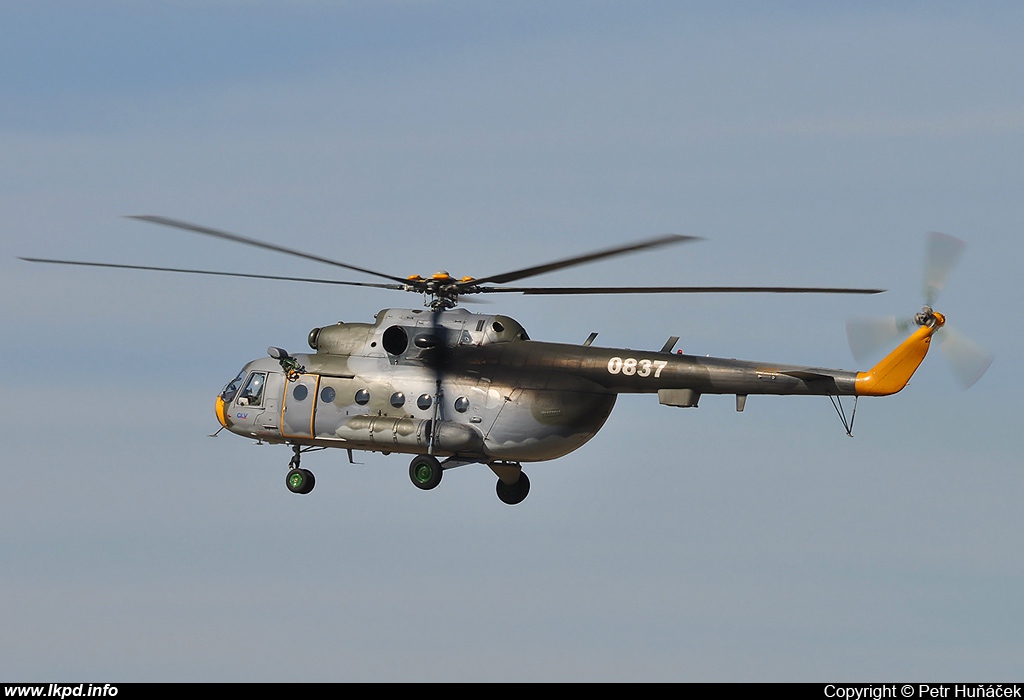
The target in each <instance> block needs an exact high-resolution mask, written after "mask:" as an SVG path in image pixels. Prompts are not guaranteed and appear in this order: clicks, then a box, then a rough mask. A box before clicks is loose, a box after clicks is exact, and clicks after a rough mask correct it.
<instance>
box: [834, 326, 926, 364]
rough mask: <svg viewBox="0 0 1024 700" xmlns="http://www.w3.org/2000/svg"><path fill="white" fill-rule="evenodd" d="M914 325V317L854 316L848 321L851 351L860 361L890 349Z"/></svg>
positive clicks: (847, 334) (847, 336)
mask: <svg viewBox="0 0 1024 700" xmlns="http://www.w3.org/2000/svg"><path fill="white" fill-rule="evenodd" d="M913 325H914V321H913V320H912V319H906V318H904V319H899V318H896V317H895V316H887V317H881V318H852V319H850V320H849V321H847V322H846V338H847V340H848V341H849V343H850V351H851V352H852V353H853V356H854V358H855V359H856V360H857V361H858V362H862V361H864V360H867V359H869V358H871V357H873V356H875V355H877V354H878V353H879V352H880V351H882V350H890V349H892V346H893V345H895V344H896V343H897V342H898V341H900V340H903V336H905V335H906V333H907V331H908V330H910V329H911V328H912V327H913Z"/></svg>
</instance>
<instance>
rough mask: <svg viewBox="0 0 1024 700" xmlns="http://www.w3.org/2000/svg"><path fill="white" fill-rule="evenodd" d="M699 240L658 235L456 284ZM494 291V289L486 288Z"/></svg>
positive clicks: (508, 278) (512, 277) (511, 278)
mask: <svg viewBox="0 0 1024 700" xmlns="http://www.w3.org/2000/svg"><path fill="white" fill-rule="evenodd" d="M699 240H701V239H700V238H699V237H697V236H678V235H675V234H668V235H666V236H660V237H658V238H651V239H648V240H645V241H639V242H637V243H631V244H629V245H625V246H619V247H616V248H609V249H607V250H599V251H595V252H593V253H586V254H584V255H577V256H574V257H571V258H566V259H564V260H556V261H555V262H549V263H545V264H543V265H534V266H533V267H525V268H523V269H521V270H515V271H513V272H504V273H502V274H498V275H491V276H490V277H483V278H480V279H474V280H471V281H467V282H460V283H459V284H458V285H457V286H458V287H461V288H465V287H475V286H477V285H479V284H485V283H486V284H504V283H505V282H515V281H516V280H521V279H524V278H526V277H533V276H534V275H540V274H543V273H545V272H551V271H553V270H560V269H562V268H565V267H572V266H573V265H582V264H583V263H588V262H594V261H595V260H602V259H604V258H610V257H612V256H615V255H624V254H626V253H632V252H635V251H638V250H648V249H650V248H657V247H659V246H664V245H671V244H673V243H686V242H689V241H699ZM486 291H494V290H486Z"/></svg>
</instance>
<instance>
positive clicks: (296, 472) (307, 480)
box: [284, 445, 316, 493]
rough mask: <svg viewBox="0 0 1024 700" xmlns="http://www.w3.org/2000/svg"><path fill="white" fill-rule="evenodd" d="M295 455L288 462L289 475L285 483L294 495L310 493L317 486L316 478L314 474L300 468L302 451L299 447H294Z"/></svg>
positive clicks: (286, 476)
mask: <svg viewBox="0 0 1024 700" xmlns="http://www.w3.org/2000/svg"><path fill="white" fill-rule="evenodd" d="M292 451H293V452H294V454H293V455H292V458H291V461H290V462H288V467H289V469H288V474H286V475H285V478H284V483H285V485H286V486H287V487H288V490H289V491H291V492H292V493H309V492H310V491H312V490H313V487H314V486H316V478H315V477H314V476H313V472H311V471H309V470H308V469H303V468H301V467H300V466H299V455H300V454H301V450H300V448H299V446H298V445H295V446H293V447H292Z"/></svg>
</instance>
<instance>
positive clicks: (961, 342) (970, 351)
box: [936, 326, 993, 389]
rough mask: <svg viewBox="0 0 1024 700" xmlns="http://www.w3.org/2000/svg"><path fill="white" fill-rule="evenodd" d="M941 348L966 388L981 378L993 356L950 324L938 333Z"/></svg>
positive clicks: (961, 384)
mask: <svg viewBox="0 0 1024 700" xmlns="http://www.w3.org/2000/svg"><path fill="white" fill-rule="evenodd" d="M936 337H937V338H938V342H939V349H940V350H941V351H942V353H943V354H944V355H945V356H946V359H947V360H948V361H949V366H950V369H952V371H953V375H954V376H955V377H956V379H957V381H958V382H959V383H960V386H962V387H963V388H964V389H969V388H970V387H971V386H972V385H974V383H975V382H977V381H978V380H979V379H981V376H982V375H983V374H985V372H986V371H987V370H988V368H989V366H990V365H991V364H992V359H993V356H992V354H991V353H990V352H988V351H987V350H985V349H984V348H983V347H981V346H980V345H978V344H977V343H975V342H974V341H973V340H971V339H970V338H968V337H967V336H965V335H963V334H962V333H958V332H957V331H955V330H953V329H952V328H950V327H949V326H946V327H945V328H943V329H942V330H941V331H939V332H938V333H936Z"/></svg>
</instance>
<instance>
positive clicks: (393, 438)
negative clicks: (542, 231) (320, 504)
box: [217, 309, 857, 463]
mask: <svg viewBox="0 0 1024 700" xmlns="http://www.w3.org/2000/svg"><path fill="white" fill-rule="evenodd" d="M309 342H310V346H311V347H313V348H314V349H315V350H316V352H315V353H311V354H301V355H295V356H289V359H290V360H292V361H293V362H294V363H296V364H297V365H298V367H297V368H295V367H294V366H292V367H291V368H289V367H288V366H286V365H285V364H284V363H282V362H281V361H279V360H278V359H273V358H271V357H265V358H261V359H257V360H253V361H252V362H249V363H248V364H247V365H246V366H245V367H244V368H243V370H242V371H241V372H240V373H239V375H238V377H236V378H235V380H234V381H233V382H231V384H229V385H228V387H226V388H225V390H224V391H223V392H222V393H221V395H220V396H219V397H218V401H217V415H218V418H219V420H220V421H221V423H222V425H224V426H225V427H226V428H227V429H228V430H230V431H231V432H234V433H236V434H238V435H242V436H245V437H249V438H252V439H255V440H259V441H262V442H271V443H282V442H285V443H289V444H293V445H304V446H320V447H341V448H346V449H351V450H371V451H378V452H385V453H389V452H404V453H410V454H433V455H437V456H449V457H455V458H460V459H465V460H471V461H480V462H488V463H496V462H535V461H542V460H549V459H555V458H557V457H561V456H563V455H565V454H568V453H569V452H572V451H573V450H575V449H577V448H579V447H580V446H582V445H583V444H584V443H586V442H587V441H588V440H589V439H590V438H591V437H593V436H594V435H595V434H596V433H597V431H598V430H600V428H601V426H602V425H604V422H605V420H607V418H608V415H609V413H610V412H611V410H612V407H613V406H614V404H615V397H616V396H617V395H618V394H620V393H651V394H658V396H659V400H660V402H661V403H662V404H665V405H670V406H682V407H685V406H696V405H697V401H698V399H699V397H700V395H701V394H736V395H737V397H745V396H747V395H748V394H802V395H849V394H854V393H855V382H856V379H857V373H856V372H848V371H841V370H827V369H819V368H809V367H798V366H787V365H768V364H765V363H757V362H746V361H741V360H728V359H719V358H712V357H694V356H689V355H683V354H681V353H672V352H671V351H658V352H648V351H638V350H626V349H613V348H600V347H591V346H589V345H571V344H561V343H546V342H540V341H534V340H530V339H529V337H528V336H527V334H526V331H525V330H524V329H523V327H522V326H521V325H520V324H519V323H518V322H517V321H515V320H513V319H511V318H509V317H507V316H501V315H484V314H473V313H469V312H468V311H465V310H463V309H453V310H448V311H431V310H427V309H423V310H418V309H385V310H383V311H381V312H379V313H378V314H377V315H376V317H375V322H374V323H340V322H339V323H337V324H334V325H332V326H326V327H323V328H319V329H314V330H313V331H312V332H311V333H310V339H309ZM289 369H290V371H289ZM737 408H742V399H738V403H737Z"/></svg>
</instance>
